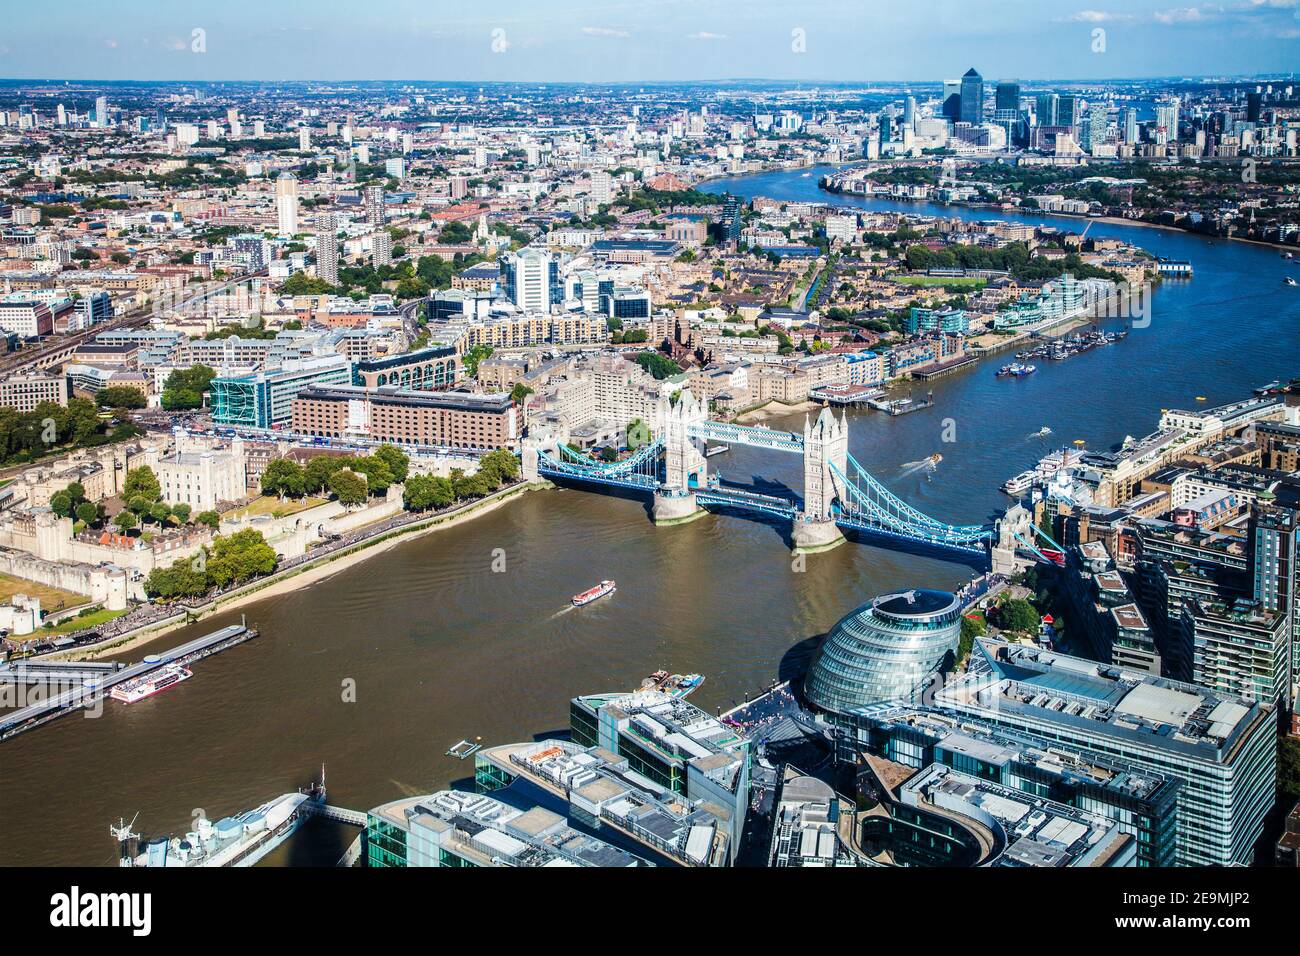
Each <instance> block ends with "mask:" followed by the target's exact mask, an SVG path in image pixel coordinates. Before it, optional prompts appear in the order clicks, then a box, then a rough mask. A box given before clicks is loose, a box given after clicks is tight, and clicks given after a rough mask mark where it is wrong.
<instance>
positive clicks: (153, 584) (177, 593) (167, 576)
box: [144, 548, 210, 600]
mask: <svg viewBox="0 0 1300 956" xmlns="http://www.w3.org/2000/svg"><path fill="white" fill-rule="evenodd" d="M203 554H204V560H203V561H202V562H199V561H196V560H193V559H186V558H182V559H181V560H179V561H174V562H173V563H172V564H171V565H170V566H169V567H165V568H154V569H153V570H152V571H151V572H149V576H148V577H147V578H145V581H144V590H145V593H146V594H148V595H149V596H150V597H159V598H163V599H164V600H166V599H169V598H177V597H198V596H199V595H200V594H203V593H205V592H206V591H207V590H208V588H209V586H210V585H209V584H208V575H207V572H206V571H200V570H199V567H206V565H207V549H206V548H205V549H204V550H203Z"/></svg>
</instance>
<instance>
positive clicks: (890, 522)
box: [537, 408, 993, 558]
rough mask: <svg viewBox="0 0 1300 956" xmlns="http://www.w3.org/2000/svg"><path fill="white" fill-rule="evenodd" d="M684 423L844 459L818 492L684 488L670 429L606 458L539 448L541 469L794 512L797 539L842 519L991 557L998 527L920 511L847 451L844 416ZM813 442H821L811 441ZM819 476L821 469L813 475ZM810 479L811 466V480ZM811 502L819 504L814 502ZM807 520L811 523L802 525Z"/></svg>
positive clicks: (691, 438)
mask: <svg viewBox="0 0 1300 956" xmlns="http://www.w3.org/2000/svg"><path fill="white" fill-rule="evenodd" d="M687 414H689V408H688V409H687V410H686V411H685V412H682V413H680V414H678V418H679V419H680V418H681V417H685V415H687ZM677 427H678V428H679V429H681V428H684V437H685V438H686V439H687V440H688V444H689V443H690V442H707V441H710V440H713V441H718V442H723V443H726V444H728V445H749V446H752V447H758V448H767V449H771V450H775V451H782V452H794V453H798V454H801V455H803V456H805V458H806V457H807V456H808V455H809V454H814V453H815V454H816V455H818V456H819V457H818V460H821V456H829V455H834V454H836V451H835V450H834V449H835V448H836V446H838V454H839V455H841V456H844V457H843V458H842V464H839V465H837V464H836V463H835V460H834V458H831V459H830V460H827V461H825V462H824V464H823V465H822V469H823V473H824V475H825V477H823V478H821V482H822V485H820V486H818V489H817V495H816V497H815V498H809V495H810V491H809V489H808V488H805V489H804V496H805V497H804V498H803V499H800V498H799V497H798V496H797V495H793V494H792V495H791V496H789V497H780V496H773V495H766V494H762V493H760V492H757V491H752V490H748V489H743V488H736V487H727V486H723V485H722V484H721V483H720V482H719V481H718V480H717V478H716V477H715V476H710V477H706V478H705V479H704V480H703V481H700V480H699V475H696V474H694V473H691V474H688V475H687V476H686V478H685V487H682V488H681V489H680V491H678V492H674V491H673V489H672V488H671V487H670V485H671V481H669V482H668V483H667V484H665V479H664V473H663V471H661V469H660V461H659V455H660V453H661V452H663V453H665V454H666V455H667V457H668V459H669V460H670V466H669V468H668V471H669V473H670V474H671V473H672V468H671V459H672V447H670V443H671V441H673V440H674V439H673V436H672V431H671V429H669V432H668V434H667V435H666V436H665V437H663V438H660V439H659V440H658V441H656V442H654V443H652V444H651V445H647V446H644V447H643V448H641V449H640V450H638V451H637V453H636V454H635V455H633V456H632V457H631V458H628V459H625V460H623V461H616V462H599V461H596V460H594V459H592V458H591V457H590V456H588V455H587V454H586V453H585V452H582V451H580V450H578V449H575V448H569V447H567V446H561V447H560V448H559V449H557V450H555V451H554V452H548V451H543V450H541V449H539V450H538V461H537V470H538V473H539V474H541V475H545V476H546V477H552V478H568V479H572V480H575V481H585V482H591V483H593V484H600V485H607V486H610V487H616V488H625V489H632V490H639V491H651V492H654V493H655V495H656V507H658V504H659V501H660V496H667V498H668V499H669V500H671V498H672V497H674V496H675V495H679V494H690V495H692V496H693V498H694V503H695V504H696V505H702V506H715V507H724V508H733V509H737V510H745V511H754V512H759V513H763V514H768V515H773V516H776V517H780V518H785V519H790V520H793V521H795V523H796V525H795V532H796V535H795V537H796V540H797V541H798V540H799V538H800V534H801V533H803V534H804V538H805V539H808V538H811V539H815V538H816V537H817V536H824V537H826V540H827V541H828V542H830V541H831V540H832V539H831V538H830V537H829V536H826V533H825V526H826V525H830V526H831V527H832V528H834V527H835V526H838V527H840V528H844V529H849V530H853V531H858V532H862V533H865V534H870V535H875V536H878V537H880V538H883V539H884V540H885V541H886V542H898V543H906V544H909V545H920V546H924V547H933V548H939V549H946V550H951V551H955V552H958V553H960V554H961V555H963V557H964V558H969V557H980V558H986V557H987V556H988V551H987V546H988V542H989V540H990V539H991V538H992V537H993V529H991V528H989V527H987V526H985V525H950V524H947V523H945V522H942V521H939V520H938V519H935V518H932V517H930V516H929V515H927V514H925V513H923V512H921V511H919V510H918V509H916V508H914V507H913V506H911V505H909V504H908V503H907V502H906V501H905V500H903V499H902V498H900V497H898V496H897V495H895V494H894V493H893V492H891V491H889V490H888V489H887V488H885V486H884V485H882V484H881V483H880V481H879V480H878V479H876V478H875V477H874V476H872V475H871V473H870V472H868V471H867V470H866V469H865V468H863V467H862V465H861V464H859V463H858V462H857V460H856V459H854V458H853V456H852V455H847V454H846V452H845V450H844V443H846V442H847V439H846V437H845V436H844V435H843V432H842V427H843V426H842V423H837V421H836V420H835V419H834V418H833V417H831V416H830V414H829V413H828V412H823V413H822V416H821V417H819V419H818V423H817V425H816V426H815V427H813V428H812V430H811V432H808V431H806V432H805V434H803V435H800V434H797V433H795V432H788V431H777V430H775V429H771V428H753V427H746V426H740V425H732V424H730V423H727V422H715V421H708V420H695V421H687V422H681V423H680V424H678V425H677ZM682 434H683V433H682V432H679V433H678V435H679V437H678V438H677V439H675V440H676V441H678V442H680V441H681V440H682V438H681V436H682ZM809 435H811V438H810V437H809ZM810 442H812V443H813V444H814V445H816V447H815V448H813V447H811V446H810V444H809V443H810ZM674 447H675V446H674ZM701 474H702V472H701ZM816 477H817V475H816V473H814V478H816ZM809 480H810V479H809V478H808V476H807V466H806V465H805V484H807V483H808V481H809ZM823 486H824V487H823ZM810 501H811V502H812V504H809V502H810ZM689 508H690V506H689V505H688V506H687V509H688V510H687V512H686V513H689ZM805 510H811V511H812V514H811V515H808V516H806V515H805V514H804V511H805ZM803 521H807V522H808V523H807V524H806V525H805V524H802V523H801V522H803ZM819 528H820V529H821V530H818V529H819ZM840 540H842V539H840Z"/></svg>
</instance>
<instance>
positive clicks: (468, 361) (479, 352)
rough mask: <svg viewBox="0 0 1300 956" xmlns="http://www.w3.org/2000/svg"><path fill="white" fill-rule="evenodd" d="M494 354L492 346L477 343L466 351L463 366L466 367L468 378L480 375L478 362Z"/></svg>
mask: <svg viewBox="0 0 1300 956" xmlns="http://www.w3.org/2000/svg"><path fill="white" fill-rule="evenodd" d="M491 354H492V346H490V345H476V346H474V347H473V348H472V349H470V350H469V351H468V352H466V353H465V358H464V360H463V362H462V366H463V368H464V369H465V375H466V377H467V378H474V377H475V376H476V375H478V363H479V362H481V361H483V360H484V359H485V358H488V357H489V356H490V355H491Z"/></svg>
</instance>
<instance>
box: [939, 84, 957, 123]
mask: <svg viewBox="0 0 1300 956" xmlns="http://www.w3.org/2000/svg"><path fill="white" fill-rule="evenodd" d="M943 118H944V119H946V120H949V121H950V122H953V123H956V122H957V121H958V120H960V119H961V80H944V81H943Z"/></svg>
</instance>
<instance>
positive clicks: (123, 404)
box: [95, 385, 148, 408]
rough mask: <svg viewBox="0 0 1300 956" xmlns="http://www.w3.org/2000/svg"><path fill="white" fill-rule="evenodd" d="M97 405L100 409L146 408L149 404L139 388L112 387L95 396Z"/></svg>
mask: <svg viewBox="0 0 1300 956" xmlns="http://www.w3.org/2000/svg"><path fill="white" fill-rule="evenodd" d="M95 404H96V405H98V406H99V407H100V408H144V407H145V405H147V404H148V402H146V401H145V397H144V394H143V393H142V392H141V391H140V390H139V389H138V388H132V387H131V386H129V385H110V386H109V387H108V388H101V389H100V390H99V391H98V392H97V393H96V394H95Z"/></svg>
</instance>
